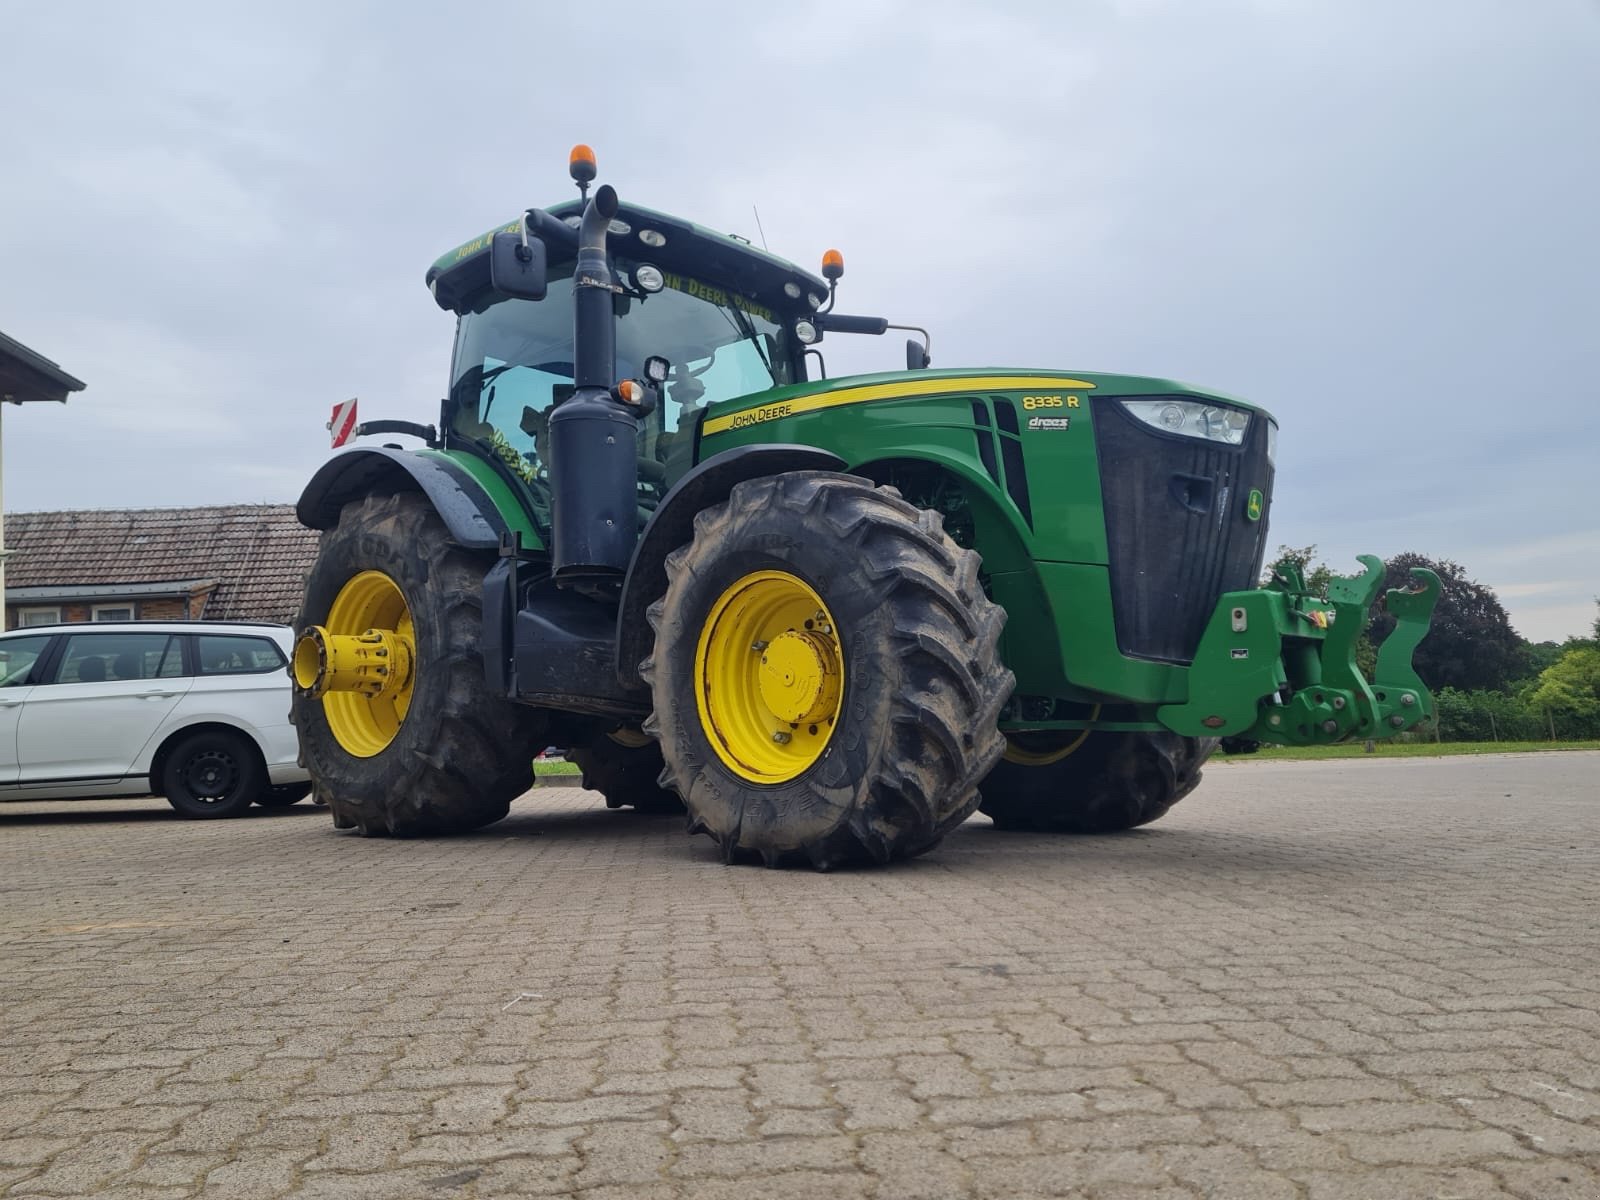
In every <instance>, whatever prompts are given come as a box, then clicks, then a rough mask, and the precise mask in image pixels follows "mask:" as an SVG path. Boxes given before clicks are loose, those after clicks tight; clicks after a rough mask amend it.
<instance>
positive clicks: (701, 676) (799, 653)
mask: <svg viewBox="0 0 1600 1200" xmlns="http://www.w3.org/2000/svg"><path fill="white" fill-rule="evenodd" d="M694 698H695V705H696V707H697V708H698V709H699V711H700V723H701V727H702V728H703V729H704V730H705V731H706V734H707V736H708V737H709V738H710V739H711V747H712V749H713V750H715V751H716V753H717V757H718V758H720V759H721V760H722V762H723V764H724V765H725V766H726V767H727V768H728V769H729V770H730V771H732V772H733V773H734V774H736V775H738V776H740V777H741V778H743V779H748V780H750V781H751V782H752V783H765V784H776V783H786V782H788V781H789V780H791V779H795V778H797V777H798V776H800V775H803V774H804V773H805V772H806V771H807V770H808V769H809V768H810V767H811V766H812V765H813V764H814V763H815V762H816V761H817V760H818V759H820V758H821V757H822V755H823V752H824V751H825V750H827V748H828V742H829V740H830V739H831V738H832V737H833V731H834V727H835V725H836V724H837V722H838V720H839V716H840V714H841V712H842V711H843V703H844V654H843V650H842V647H841V643H840V635H839V623H838V622H837V621H835V620H834V619H833V614H832V613H831V612H829V611H828V606H827V605H826V604H824V603H823V602H822V597H821V596H819V595H817V593H816V591H815V590H813V589H812V587H811V586H810V585H809V584H807V583H806V582H804V581H803V580H801V579H798V578H796V577H795V576H793V575H790V574H789V573H788V572H786V571H757V572H754V573H752V574H750V575H746V576H744V577H743V578H742V579H739V580H737V581H735V582H734V583H733V584H732V586H730V587H729V588H728V589H727V590H726V591H724V592H723V593H722V595H721V596H719V597H718V598H717V602H716V604H714V605H713V606H712V608H711V613H710V615H709V616H708V617H707V618H706V623H705V627H704V628H703V629H702V630H701V631H700V642H699V645H698V646H697V647H696V649H695V659H694Z"/></svg>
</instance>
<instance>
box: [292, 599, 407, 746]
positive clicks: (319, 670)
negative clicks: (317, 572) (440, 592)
mask: <svg viewBox="0 0 1600 1200" xmlns="http://www.w3.org/2000/svg"><path fill="white" fill-rule="evenodd" d="M416 659H417V646H416V631H415V628H414V626H413V625H412V621H411V609H410V607H409V606H408V605H407V604H406V598H405V594H404V593H403V592H402V591H401V590H400V585H399V584H397V583H396V582H395V581H394V580H393V579H391V578H390V577H389V576H388V575H386V574H385V573H384V572H382V571H362V572H361V573H360V574H358V575H355V576H353V577H351V578H350V579H349V580H348V581H347V582H346V583H345V585H344V586H343V587H342V588H340V589H339V594H338V595H337V596H335V597H334V600H333V604H332V605H330V606H329V608H328V615H327V618H326V619H325V620H324V622H323V623H322V624H321V625H313V626H310V627H309V628H307V629H306V630H304V631H303V632H302V633H301V635H300V640H299V641H298V642H297V643H296V644H295V650H294V681H295V684H296V686H297V687H299V689H300V691H301V694H302V695H305V696H308V697H312V698H320V699H321V701H322V711H323V715H324V716H325V717H326V718H327V721H328V728H329V730H330V731H331V732H332V734H333V736H334V739H335V740H336V741H337V742H338V743H339V745H340V746H342V747H343V748H344V749H345V750H346V751H348V752H349V753H350V754H353V755H355V756H357V757H358V758H370V757H372V756H373V755H375V754H379V753H381V752H382V751H383V750H384V748H385V747H387V746H388V745H389V743H390V742H392V741H393V740H394V738H395V735H396V734H397V733H399V731H400V725H401V723H402V722H404V720H405V716H406V712H407V711H408V710H409V709H410V707H411V696H412V691H413V688H414V687H415V684H416V675H417V672H416Z"/></svg>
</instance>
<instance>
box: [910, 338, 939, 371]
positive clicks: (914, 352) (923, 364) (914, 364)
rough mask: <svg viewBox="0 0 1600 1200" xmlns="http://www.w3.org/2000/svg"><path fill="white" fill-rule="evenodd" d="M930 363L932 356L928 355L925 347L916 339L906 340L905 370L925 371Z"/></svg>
mask: <svg viewBox="0 0 1600 1200" xmlns="http://www.w3.org/2000/svg"><path fill="white" fill-rule="evenodd" d="M932 361H933V356H932V355H930V354H929V353H928V348H927V347H926V346H924V345H923V344H922V343H921V342H919V341H917V339H916V338H907V339H906V370H908V371H926V370H927V369H928V364H929V363H931V362H932Z"/></svg>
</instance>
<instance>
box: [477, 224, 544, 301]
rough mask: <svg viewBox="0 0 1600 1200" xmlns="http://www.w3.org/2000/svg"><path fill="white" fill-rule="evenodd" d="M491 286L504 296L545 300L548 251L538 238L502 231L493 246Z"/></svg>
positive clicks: (490, 274) (491, 248)
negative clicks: (546, 251)
mask: <svg viewBox="0 0 1600 1200" xmlns="http://www.w3.org/2000/svg"><path fill="white" fill-rule="evenodd" d="M489 284H490V286H491V287H493V288H494V290H495V291H497V292H499V293H500V294H501V295H502V296H510V297H512V298H513V299H517V300H543V299H544V294H545V249H544V243H543V242H541V241H540V240H539V239H538V238H526V239H524V237H523V235H522V234H520V233H508V232H505V231H501V232H500V233H497V234H495V235H494V239H493V240H492V241H491V242H490V245H489Z"/></svg>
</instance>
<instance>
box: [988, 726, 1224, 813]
mask: <svg viewBox="0 0 1600 1200" xmlns="http://www.w3.org/2000/svg"><path fill="white" fill-rule="evenodd" d="M1216 746H1217V740H1216V739H1215V738H1189V737H1181V736H1179V735H1178V734H1176V733H1166V732H1153V733H1090V734H1088V735H1086V736H1085V735H1082V734H1080V733H1077V732H1071V731H1064V732H1057V733H1044V732H1041V733H1037V734H1027V733H1018V734H1012V735H1010V736H1009V737H1008V738H1007V743H1006V752H1005V755H1004V757H1003V758H1002V759H1001V760H1000V762H999V763H998V764H997V765H996V766H995V768H994V770H993V771H991V772H990V773H989V776H988V778H987V779H985V780H984V781H983V784H982V787H981V789H980V790H981V792H982V796H983V801H982V803H981V804H980V805H979V809H980V811H981V812H983V813H984V814H985V815H986V816H987V817H989V819H990V820H992V821H993V822H994V823H995V826H996V828H999V829H1008V830H1025V831H1028V832H1033V833H1115V832H1118V831H1120V830H1123V829H1132V828H1134V827H1135V826H1138V825H1148V824H1149V823H1150V822H1151V821H1155V820H1158V819H1159V818H1161V817H1163V816H1165V815H1166V813H1167V810H1168V809H1170V808H1171V807H1172V806H1173V805H1174V804H1176V803H1177V802H1178V801H1179V800H1182V799H1183V798H1184V797H1185V796H1187V795H1188V794H1189V793H1190V792H1192V791H1194V789H1195V787H1196V785H1198V784H1199V782H1200V766H1201V764H1202V763H1204V762H1205V760H1206V759H1207V758H1209V757H1210V756H1211V752H1212V751H1213V750H1214V749H1216Z"/></svg>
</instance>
